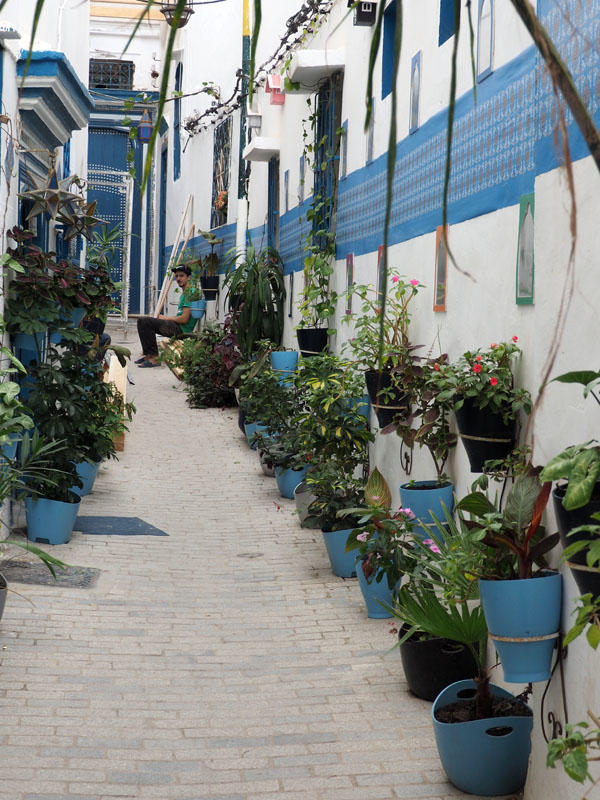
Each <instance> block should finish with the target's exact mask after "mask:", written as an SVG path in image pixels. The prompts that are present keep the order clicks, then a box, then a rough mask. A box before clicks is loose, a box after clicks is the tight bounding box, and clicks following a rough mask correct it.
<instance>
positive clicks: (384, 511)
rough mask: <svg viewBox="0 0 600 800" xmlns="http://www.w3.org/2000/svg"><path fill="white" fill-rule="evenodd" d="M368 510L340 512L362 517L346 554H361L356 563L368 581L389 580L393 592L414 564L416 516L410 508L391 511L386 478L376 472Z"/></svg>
mask: <svg viewBox="0 0 600 800" xmlns="http://www.w3.org/2000/svg"><path fill="white" fill-rule="evenodd" d="M365 503H366V505H367V507H366V508H352V509H346V510H344V511H340V512H338V516H348V515H353V516H357V515H360V518H359V520H358V525H359V526H360V527H358V528H357V529H356V530H353V531H352V533H351V534H350V535H349V536H348V541H347V543H346V552H349V551H350V550H358V556H357V561H361V562H362V564H361V568H362V571H363V574H364V576H365V578H366V579H367V580H368V581H369V582H371V581H372V580H373V579H374V580H375V581H376V582H377V583H379V582H380V581H382V580H383V577H384V575H385V576H387V580H388V585H389V586H390V588H391V589H392V591H394V587H397V586H398V584H399V582H400V579H401V577H402V575H403V574H404V573H405V572H408V571H409V568H410V565H411V563H412V559H411V547H410V538H411V537H410V535H409V534H410V533H411V532H412V520H413V519H414V518H415V515H414V514H413V512H412V511H411V510H410V508H399V509H398V510H397V511H392V509H391V506H392V495H391V492H390V489H389V486H388V485H387V483H386V480H385V478H384V477H383V475H382V474H381V472H379V470H378V469H377V468H375V469H374V470H373V471H372V472H371V474H370V475H369V479H368V481H367V483H366V486H365Z"/></svg>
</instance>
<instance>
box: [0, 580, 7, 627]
mask: <svg viewBox="0 0 600 800" xmlns="http://www.w3.org/2000/svg"><path fill="white" fill-rule="evenodd" d="M7 594H8V584H7V583H6V578H5V577H4V575H2V573H0V619H2V614H3V613H4V604H5V603H6V595H7Z"/></svg>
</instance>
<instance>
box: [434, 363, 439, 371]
mask: <svg viewBox="0 0 600 800" xmlns="http://www.w3.org/2000/svg"><path fill="white" fill-rule="evenodd" d="M433 368H434V370H435V371H436V372H439V371H440V365H439V364H438V363H437V361H436V362H435V364H434V365H433Z"/></svg>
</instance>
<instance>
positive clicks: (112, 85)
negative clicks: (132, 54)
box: [89, 58, 135, 89]
mask: <svg viewBox="0 0 600 800" xmlns="http://www.w3.org/2000/svg"><path fill="white" fill-rule="evenodd" d="M134 72H135V64H134V63H133V61H118V60H117V59H108V58H90V75H89V86H90V89H133V74H134Z"/></svg>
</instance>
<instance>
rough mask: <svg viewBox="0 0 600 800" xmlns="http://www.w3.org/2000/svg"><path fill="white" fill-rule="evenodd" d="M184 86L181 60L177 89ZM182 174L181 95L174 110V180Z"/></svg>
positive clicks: (178, 90) (176, 74)
mask: <svg viewBox="0 0 600 800" xmlns="http://www.w3.org/2000/svg"><path fill="white" fill-rule="evenodd" d="M182 86H183V64H182V63H181V62H179V64H177V69H176V70H175V91H176V92H180V91H181V87H182ZM180 175H181V97H178V98H177V99H176V100H175V108H174V110H173V180H174V181H176V180H177V179H178V178H179V176H180Z"/></svg>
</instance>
